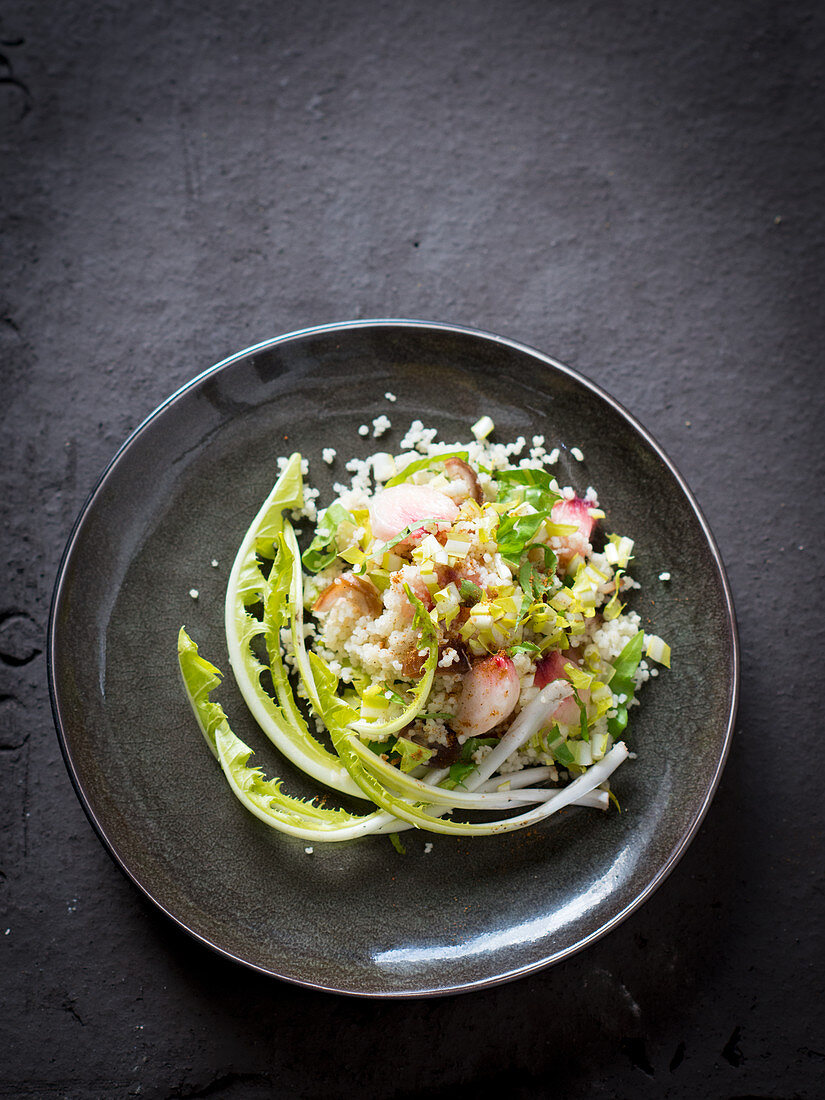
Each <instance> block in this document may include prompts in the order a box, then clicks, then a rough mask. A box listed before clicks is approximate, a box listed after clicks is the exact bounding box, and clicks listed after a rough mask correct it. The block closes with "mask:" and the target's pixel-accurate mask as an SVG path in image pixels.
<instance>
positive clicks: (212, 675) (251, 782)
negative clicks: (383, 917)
mask: <svg viewBox="0 0 825 1100" xmlns="http://www.w3.org/2000/svg"><path fill="white" fill-rule="evenodd" d="M178 664H179V667H180V672H181V677H182V679H183V686H184V690H185V692H186V696H187V698H188V700H189V704H190V706H191V708H192V711H193V713H194V715H195V719H196V721H197V723H198V726H199V727H200V730H201V732H202V733H203V735H204V738H205V739H206V742H207V744H208V745H209V747H210V749H211V750H212V752H213V753H214V755H215V756H216V757H217V758H218V761H219V763H220V765H221V769H222V770H223V773H224V776H225V777H226V780H227V782H228V784H229V786H230V788H231V789H232V792H233V793H234V795H235V796H236V798H237V799H238V800H239V801H240V802H241V803H242V804H243V805H244V806H245V807H246V809H247V810H249V811H250V813H253V814H254V815H255V816H256V817H257V818H259V819H260V820H261V821H263V822H264V823H265V824H267V825H269V826H271V827H272V828H274V829H278V830H279V831H280V832H285V833H289V834H291V835H292V836H296V837H302V838H303V839H305V840H350V839H352V838H354V837H356V836H363V835H365V834H366V833H372V832H379V831H384V830H386V828H387V826H388V825H391V823H392V820H393V819H392V818H391V817H390V816H389V815H387V814H385V813H380V812H373V813H370V814H351V813H348V812H347V811H346V810H340V809H330V808H327V807H326V806H319V805H317V804H316V803H315V802H312V801H307V800H304V799H301V798H295V797H294V796H292V795H288V794H285V793H284V792H283V791H282V789H281V781H280V780H279V779H267V778H266V777H265V776H264V774H263V772H261V771H260V769H259V768H250V767H249V766H248V761H249V759H250V757H251V756H252V755H253V753H252V749H251V748H250V747H249V745H245V744H244V742H243V741H241V739H240V738H239V737H237V736H236V735H235V734H234V733H233V732H232V729H231V728H230V725H229V721H228V719H227V717H226V714H225V713H224V710H223V707H222V706H221V705H220V703H214V702H212V700H211V699H210V697H209V696H210V692H211V691H212V690H214V688H216V687H217V686H218V685H219V684H220V682H221V673H220V671H219V670H218V669H217V668H215V666H214V665H211V664H210V663H209V662H208V661H206V660H205V659H204V658H203V657H201V656H200V654H199V653H198V647H197V645H196V644H195V643H194V642H193V641H192V639H191V638H190V637H189V635H188V634H187V633H186V631H185V630H184V629H183V628H181V630H180V633H179V635H178ZM396 827H397V826H396Z"/></svg>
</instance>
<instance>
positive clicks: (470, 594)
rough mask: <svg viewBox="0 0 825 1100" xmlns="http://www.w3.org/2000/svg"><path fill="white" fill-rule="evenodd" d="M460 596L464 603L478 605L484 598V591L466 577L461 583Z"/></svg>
mask: <svg viewBox="0 0 825 1100" xmlns="http://www.w3.org/2000/svg"><path fill="white" fill-rule="evenodd" d="M458 595H459V597H460V598H461V602H462V603H478V601H479V600H480V599H482V598H483V596H484V589H483V588H479V586H478V585H477V584H474V583H473V581H468V580H467V578H466V577H465V578H464V579H463V580H462V582H461V587H460V588H459V590H458Z"/></svg>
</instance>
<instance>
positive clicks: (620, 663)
mask: <svg viewBox="0 0 825 1100" xmlns="http://www.w3.org/2000/svg"><path fill="white" fill-rule="evenodd" d="M643 645H644V632H643V631H641V630H640V631H639V632H638V633H637V634H634V635H633V637H632V638H631V639H630V641H629V642H628V643H627V644H626V645H625V647H624V649H623V650H622V652H621V653H620V654H619V656H618V657H617V658H616V660H615V661H613V675H612V676H611V677H610V680H609V681H608V683H609V686H610V690H611V691H612V692H613V694H614V695H624V696H626V699H625V702H624V703H619V704H618V705H617V707H616V714H615V715H614V717H612V718H608V719H607V731H608V733H609V734H610V735H611V736H612V737H614V738H618V737H620V736H621V735H622V734H623V733H624V731H625V730H626V729H627V717H628V715H627V708H628V705H629V703H630V701H631V699H632V698H633V696H634V694H635V692H636V684H635V682H634V680H633V676H634V673H635V672H636V669H637V668H638V667H639V661H641V659H642V646H643Z"/></svg>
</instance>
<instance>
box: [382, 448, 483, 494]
mask: <svg viewBox="0 0 825 1100" xmlns="http://www.w3.org/2000/svg"><path fill="white" fill-rule="evenodd" d="M448 458H461V459H463V460H464V461H465V462H466V461H467V451H442V452H441V453H440V454H434V455H427V456H426V457H425V458H419V459H416V461H415V462H410V464H409V465H408V466H405V467H404V469H403V470H402V471H401V473H400V474H396V475H395V477H391V478H390V479H389V481H387V482H385V483H384V488H385V489H391V488H392V486H393V485H401V484H402V483H403V482H405V481H409V480H410V478H411V477H412V476H413V474H417V473H418V472H419V470H429V469H430V468H431V467H432V466H438V465H440V464H441V463H443V462H446V461H447V459H448Z"/></svg>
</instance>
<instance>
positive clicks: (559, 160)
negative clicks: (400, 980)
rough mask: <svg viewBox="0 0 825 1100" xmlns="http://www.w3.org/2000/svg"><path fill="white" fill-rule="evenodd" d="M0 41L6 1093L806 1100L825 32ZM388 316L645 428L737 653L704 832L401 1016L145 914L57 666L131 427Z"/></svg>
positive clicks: (171, 21) (456, 29)
mask: <svg viewBox="0 0 825 1100" xmlns="http://www.w3.org/2000/svg"><path fill="white" fill-rule="evenodd" d="M0 14H2V21H0V55H2V59H0V80H2V82H0V126H2V136H0V181H1V182H2V187H0V197H1V198H2V204H3V213H2V230H1V231H0V232H2V237H0V240H2V248H3V263H2V269H0V279H2V291H0V293H1V294H2V298H1V299H0V355H2V368H0V369H2V376H1V377H2V406H1V407H0V415H2V418H3V429H2V436H0V453H1V454H2V479H3V480H2V491H1V492H0V501H1V502H2V504H3V510H4V517H3V526H2V535H0V538H2V546H3V554H2V562H3V568H4V570H5V573H4V577H3V580H4V586H3V593H2V606H0V617H2V622H0V719H1V720H0V776H2V784H3V787H2V797H1V798H0V830H2V856H0V860H1V862H0V870H2V876H0V891H2V893H0V897H2V918H0V947H2V952H3V1010H2V1034H0V1051H1V1052H2V1054H0V1095H3V1096H9V1097H18V1096H20V1097H24V1096H31V1097H41V1096H42V1097H53V1096H54V1097H57V1096H60V1097H62V1096H68V1097H72V1098H73V1100H74V1098H79V1100H90V1098H97V1097H114V1098H120V1097H127V1096H133V1095H139V1096H146V1097H153V1098H155V1097H157V1098H163V1097H187V1096H189V1097H194V1096H205V1095H209V1096H216V1097H222V1098H223V1097H226V1098H233V1100H234V1098H241V1097H243V1098H247V1097H248V1098H253V1100H254V1098H257V1097H269V1096H285V1097H293V1096H294V1097H302V1098H303V1097H307V1098H311V1097H320V1096H325V1095H339V1094H342V1093H345V1094H346V1093H350V1092H352V1093H355V1092H357V1093H358V1094H360V1095H364V1096H376V1097H385V1096H386V1097H406V1096H410V1097H412V1096H419V1095H427V1096H447V1095H449V1096H451V1097H453V1096H464V1095H470V1094H471V1093H473V1094H474V1093H475V1092H476V1091H478V1090H479V1089H480V1088H481V1087H482V1086H484V1085H492V1086H499V1087H500V1089H501V1090H502V1091H503V1092H504V1093H506V1094H507V1095H512V1096H516V1097H539V1096H545V1095H555V1094H557V1095H560V1096H569V1097H588V1098H589V1097H642V1098H644V1097H658V1096H669V1097H686V1098H687V1097H696V1096H712V1097H744V1096H759V1097H763V1098H764V1097H780V1098H790V1097H804V1098H808V1097H811V1098H814V1097H817V1096H819V1095H821V1093H822V1080H823V1072H825V1037H824V1036H823V1031H825V1028H823V1013H822V1001H821V992H822V986H823V969H822V959H823V957H824V956H825V951H823V942H822V939H823V936H822V929H823V901H822V898H823V888H822V887H823V882H822V875H823V860H822V852H823V821H822V818H823V812H822V797H821V784H822V763H821V760H822V757H821V748H820V739H821V735H822V720H821V705H820V693H821V689H820V684H821V679H822V677H821V671H820V669H821V653H822V648H823V629H822V616H821V612H820V609H819V606H818V604H819V582H820V577H821V575H822V571H823V565H824V564H825V563H824V562H823V555H822V550H821V538H822V529H823V524H822V519H823V515H822V512H823V509H822V491H821V485H822V477H823V472H824V471H823V465H825V463H823V447H822V434H823V428H822V422H823V413H825V408H824V407H823V406H825V398H824V397H823V385H822V368H821V363H820V357H821V349H822V347H823V337H824V336H825V332H824V331H823V329H825V325H824V324H823V312H822V302H821V292H820V286H821V278H822V276H821V272H822V268H823V254H822V253H823V248H822V242H823V216H822V197H821V191H822V173H823V159H825V158H823V151H822V150H823V133H822V130H823V125H822V123H823V88H822V80H823V77H822V60H821V59H822V50H823V44H824V43H823V38H825V35H823V18H822V14H821V9H820V6H819V5H817V4H815V3H812V2H807V3H805V2H803V3H799V4H794V5H784V4H779V3H771V2H767V0H755V2H754V3H750V4H747V5H745V4H712V3H699V4H693V5H683V4H677V3H671V2H667V3H662V4H653V3H635V4H633V3H631V4H629V5H623V6H621V7H620V6H619V5H607V4H605V5H599V4H596V3H584V2H570V3H562V2H555V3H538V2H515V3H504V2H502V0H496V2H493V0H490V2H487V3H475V4H473V3H469V2H464V0H459V2H457V3H454V4H437V3H434V2H429V3H420V4H401V3H385V4H380V3H376V2H372V0H366V2H365V3H362V4H360V5H358V6H357V7H356V6H353V5H349V4H344V3H322V2H321V0H306V2H304V3H301V4H299V3H290V4H287V3H282V4H279V3H263V2H255V0H250V2H247V3H241V4H237V5H234V6H233V5H226V4H217V3H214V2H212V0H207V2H205V3H200V4H196V3H193V2H188V0H177V2H175V0H170V2H169V3H167V4H163V5H161V4H154V5H148V6H147V5H139V4H137V3H133V4H130V3H122V2H121V3H100V4H96V5H94V6H90V5H84V4H80V3H77V2H76V0H66V2H64V3H61V4H57V3H55V2H51V3H49V2H34V0H32V2H30V3H23V2H19V0H17V2H12V3H9V4H6V5H4V8H3V11H2V13H0ZM381 315H384V316H389V315H402V316H418V317H425V318H433V319H437V320H448V321H454V322H458V323H464V324H470V325H476V326H478V327H481V328H486V329H490V330H493V331H497V332H501V333H502V334H504V335H507V336H512V337H514V338H517V339H520V340H523V341H525V342H527V343H530V344H533V345H535V346H537V347H539V348H541V349H542V350H543V351H545V352H547V353H549V354H551V355H554V356H556V357H557V358H559V359H561V360H562V361H565V362H567V363H569V364H570V365H571V366H573V367H575V368H577V369H579V370H581V371H582V372H583V373H584V374H586V375H588V376H589V377H591V378H593V379H594V380H595V381H596V382H598V383H600V384H601V385H603V386H604V387H605V388H606V389H608V390H609V391H610V392H611V393H612V394H614V396H616V397H617V398H618V399H619V400H620V401H622V402H623V403H624V404H625V405H626V406H627V407H628V408H630V409H631V410H632V411H633V412H634V413H635V414H636V415H637V416H638V417H639V419H640V420H641V421H642V422H643V423H644V424H645V425H646V426H647V427H648V428H649V429H650V430H651V431H652V432H653V434H654V435H655V436H656V437H657V438H658V439H659V440H660V442H661V443H662V444H663V445H664V447H665V449H666V450H667V451H668V453H669V454H670V455H671V457H672V458H673V459H674V460H675V461H676V463H677V465H678V466H679V467H680V468H681V470H682V472H683V473H684V474H685V476H686V477H687V480H688V482H689V483H690V485H691V486H692V488H693V490H694V491H695V493H696V495H697V497H698V499H699V502H700V504H701V506H702V507H703V509H704V511H705V514H706V515H707V517H708V519H709V521H710V523H711V526H712V528H713V530H714V532H715V534H716V536H717V539H718V541H719V544H720V547H721V550H722V553H723V556H724V557H725V560H726V562H727V565H728V569H729V575H730V579H731V582H732V586H733V590H734V596H735V599H736V603H737V609H738V613H739V622H740V633H741V641H742V652H743V675H742V702H741V706H740V713H739V721H738V724H737V731H738V732H737V738H736V740H735V743H734V746H733V750H732V754H731V757H730V760H729V763H728V767H727V769H726V772H725V775H724V777H723V780H722V783H721V786H720V789H719V792H718V794H717V797H716V800H715V802H714V804H713V806H712V808H711V810H710V813H709V815H708V817H707V819H706V821H705V824H704V825H703V827H702V829H701V831H700V833H699V835H698V837H697V838H696V840H695V841H694V843H693V845H692V846H691V848H690V850H689V851H688V853H687V855H686V856H685V857H684V859H683V860H682V862H681V863H680V864H679V866H678V867H677V868H676V870H675V871H674V873H673V874H672V875H671V876H670V878H669V879H668V880H667V882H666V883H665V884H664V886H662V888H661V889H660V890H659V891H658V892H657V893H656V894H655V895H654V897H653V898H652V899H650V901H648V903H647V904H646V905H645V906H644V907H643V908H642V909H641V910H640V911H639V912H638V913H636V914H634V915H633V916H632V917H631V918H630V919H629V920H628V921H627V922H626V923H625V924H624V925H622V926H621V927H620V928H619V929H617V930H616V931H615V932H613V933H611V934H610V935H609V936H608V937H607V938H605V939H604V940H602V941H600V942H599V943H597V944H596V945H594V946H593V947H591V948H589V949H588V950H586V951H585V952H583V953H581V954H579V955H577V956H575V957H574V958H572V959H570V960H568V961H566V962H565V963H563V964H561V965H559V966H557V967H554V968H552V969H550V970H547V971H545V972H543V973H541V974H539V975H536V976H534V977H531V978H528V979H524V980H522V981H518V982H515V983H512V984H510V985H506V986H502V987H500V988H497V989H493V990H489V991H486V992H483V993H478V994H471V995H469V996H462V997H454V998H447V999H444V1000H439V1001H421V1002H393V1003H387V1004H383V1003H373V1002H363V1001H353V1000H351V999H348V998H343V997H337V996H333V995H326V994H318V993H312V992H309V991H305V990H301V989H298V988H294V987H292V986H288V985H285V984H282V983H278V982H274V981H270V980H266V979H263V978H260V977H256V976H255V975H252V974H250V973H247V972H246V971H244V970H242V969H240V968H237V967H235V966H234V965H231V964H229V963H227V962H225V961H222V960H221V959H219V958H217V957H214V956H213V955H212V954H211V953H208V952H207V951H205V950H204V949H202V948H200V947H199V946H198V945H196V944H194V943H193V942H191V941H190V940H189V939H188V938H187V937H185V936H184V935H182V934H181V933H178V932H177V931H175V930H174V929H173V928H172V927H170V925H169V922H168V921H167V920H166V919H165V918H164V917H162V915H161V914H159V913H156V912H155V911H154V910H152V909H151V908H150V907H149V906H148V905H147V904H145V903H144V902H143V901H142V900H141V898H140V896H139V895H138V894H137V892H136V891H135V890H134V888H133V887H132V886H131V885H130V884H129V883H128V882H127V881H126V880H125V879H124V878H123V877H122V876H121V875H120V873H119V872H118V870H117V869H116V867H115V866H114V864H113V863H112V862H111V861H110V859H109V858H108V856H107V855H106V853H105V851H104V849H103V848H102V846H101V845H100V844H99V842H98V840H97V839H96V837H95V835H94V833H93V832H92V830H91V828H90V827H89V825H88V823H87V820H86V818H85V816H84V814H83V811H82V810H81V807H80V805H79V803H78V801H77V799H76V798H75V795H74V793H73V790H72V788H71V785H70V783H69V780H68V777H67V775H66V772H65V768H64V766H63V762H62V759H61V756H60V752H59V749H58V744H57V740H56V737H55V735H54V732H53V728H52V721H51V714H50V709H49V703H48V696H47V690H46V680H45V667H44V656H43V646H44V643H43V634H44V631H45V626H46V619H47V615H48V605H49V600H50V596H51V586H52V582H53V578H54V574H55V570H56V568H57V563H58V561H59V556H60V552H61V549H62V546H63V544H64V542H65V539H66V538H67V536H68V533H69V531H70V528H71V524H72V521H73V518H74V516H75V515H76V513H77V511H78V510H79V508H80V507H81V505H82V503H83V500H84V499H85V496H86V494H87V493H88V491H89V490H90V488H91V487H92V485H93V484H94V482H95V480H96V478H97V476H98V474H99V473H100V471H101V470H102V468H103V467H104V466H105V464H106V463H107V461H108V460H109V459H110V458H111V456H112V454H113V453H114V451H115V450H116V448H117V447H118V445H119V444H120V443H121V442H122V441H123V439H124V438H125V437H126V435H127V434H128V432H129V431H130V430H131V429H132V428H134V427H135V426H136V425H137V424H138V423H139V422H140V420H142V418H143V417H144V416H145V415H146V414H147V413H149V412H150V411H151V410H152V408H153V407H154V406H155V405H156V404H157V403H158V402H159V401H161V400H162V399H163V398H164V397H166V396H167V394H168V393H170V392H171V391H172V390H173V389H175V388H176V387H177V386H178V385H180V384H181V383H183V382H185V381H186V380H188V379H189V378H190V377H192V376H193V375H194V374H196V373H197V372H199V371H200V370H202V369H203V368H205V367H206V366H208V365H210V364H211V363H213V362H215V361H216V360H218V359H220V358H222V357H224V356H225V355H226V354H229V353H231V352H233V351H235V350H238V349H239V348H241V347H244V346H246V345H248V344H251V343H253V342H256V341H258V340H262V339H265V338H267V337H269V336H272V335H276V334H277V333H279V332H284V331H288V330H291V329H296V328H300V327H303V326H305V325H308V324H313V323H319V322H324V321H332V320H342V319H346V318H349V317H367V316H381ZM153 717H154V718H155V719H157V718H158V717H159V718H160V719H161V720H162V716H153Z"/></svg>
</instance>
